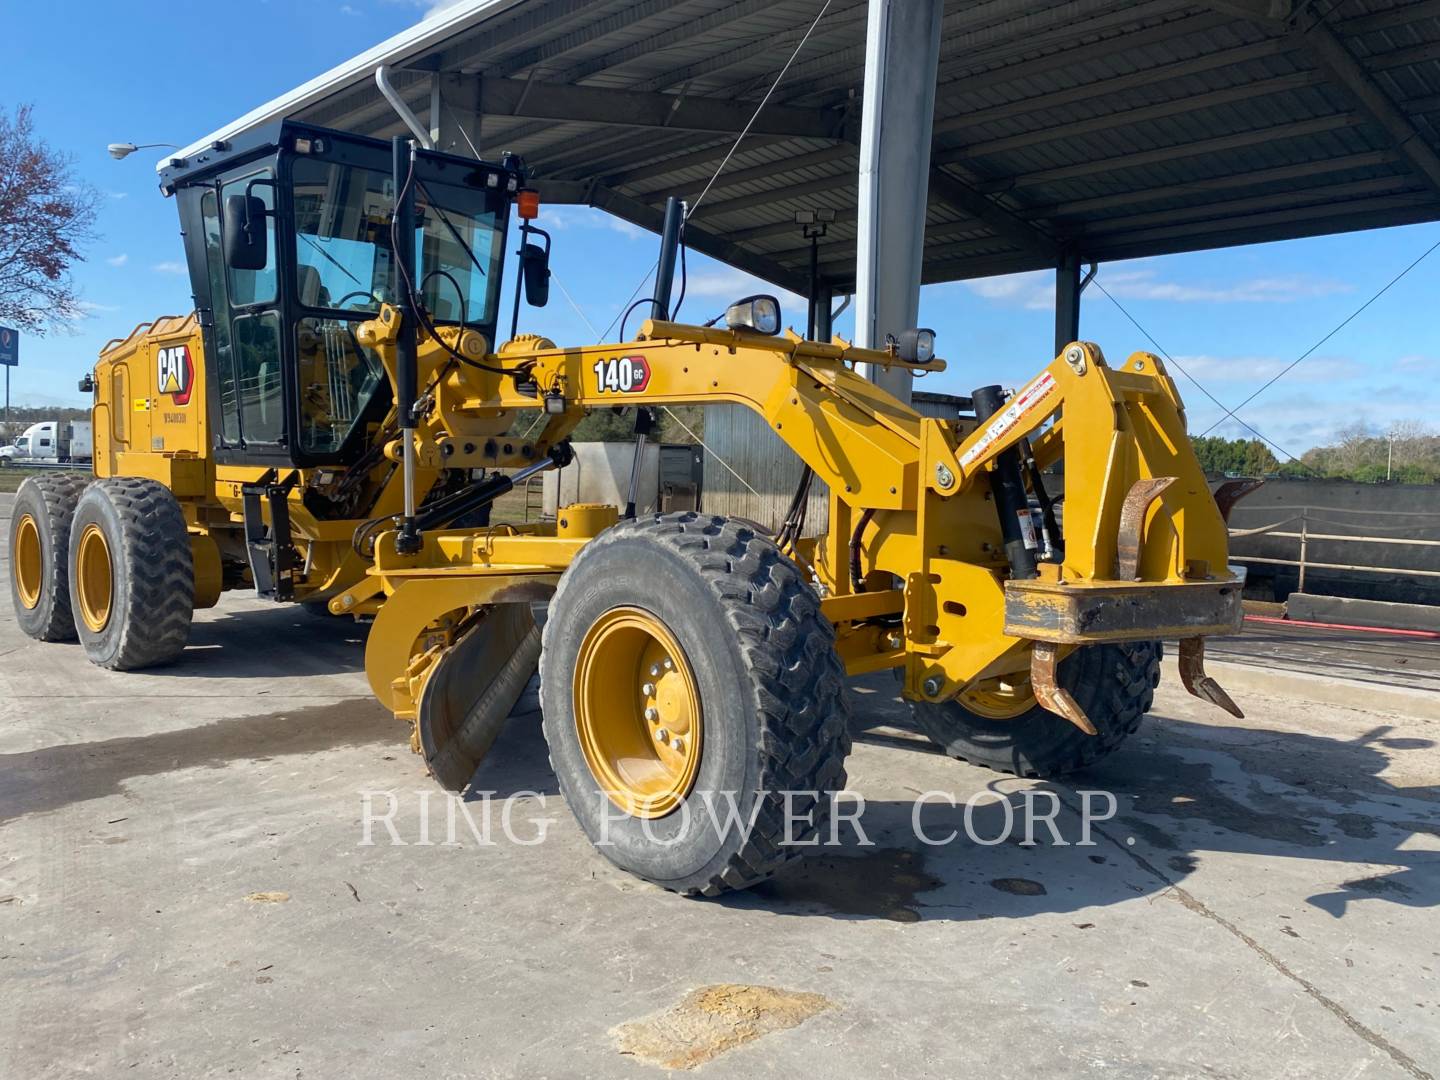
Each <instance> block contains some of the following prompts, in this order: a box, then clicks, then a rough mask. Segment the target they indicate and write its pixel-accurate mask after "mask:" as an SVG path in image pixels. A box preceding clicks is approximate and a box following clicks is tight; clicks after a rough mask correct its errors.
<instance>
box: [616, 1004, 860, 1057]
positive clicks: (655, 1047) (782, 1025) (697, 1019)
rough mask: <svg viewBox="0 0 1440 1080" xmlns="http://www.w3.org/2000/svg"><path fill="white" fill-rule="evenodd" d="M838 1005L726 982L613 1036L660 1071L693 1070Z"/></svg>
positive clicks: (623, 1027)
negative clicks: (660, 1069) (728, 1052)
mask: <svg viewBox="0 0 1440 1080" xmlns="http://www.w3.org/2000/svg"><path fill="white" fill-rule="evenodd" d="M833 1007H834V1003H833V1002H832V1001H831V1000H830V999H829V998H827V997H825V996H824V995H822V994H810V993H804V992H800V991H795V990H782V989H779V988H777V987H773V986H746V985H741V984H736V983H722V984H720V985H717V986H702V987H700V988H699V989H698V990H692V991H690V992H689V993H688V994H686V995H685V997H684V998H682V999H681V1000H680V1001H679V1002H678V1003H677V1004H675V1005H673V1006H671V1007H670V1008H669V1009H665V1010H663V1011H661V1012H658V1013H655V1014H653V1015H651V1016H648V1017H643V1018H641V1019H639V1020H635V1021H632V1022H631V1023H628V1024H621V1025H620V1026H619V1027H617V1028H615V1029H613V1030H612V1031H611V1032H610V1035H611V1037H612V1038H613V1039H614V1040H615V1048H616V1049H617V1050H618V1051H619V1052H620V1053H622V1054H625V1055H627V1056H631V1057H635V1058H638V1059H640V1060H641V1061H644V1062H647V1063H648V1064H651V1065H657V1066H659V1067H660V1068H662V1069H681V1070H689V1069H694V1068H697V1067H698V1066H700V1065H703V1064H705V1063H706V1062H707V1061H711V1060H713V1059H714V1058H717V1057H719V1056H720V1055H721V1054H724V1053H726V1052H727V1051H730V1050H733V1049H735V1048H736V1047H737V1046H743V1045H745V1044H746V1043H748V1042H752V1041H754V1040H755V1039H758V1038H760V1037H761V1036H762V1035H769V1034H771V1033H772V1032H776V1031H785V1030H787V1029H789V1028H793V1027H798V1026H799V1025H800V1024H803V1023H804V1022H805V1021H806V1020H808V1019H810V1018H811V1017H812V1016H815V1015H816V1014H817V1013H821V1012H824V1011H825V1010H826V1009H830V1008H833Z"/></svg>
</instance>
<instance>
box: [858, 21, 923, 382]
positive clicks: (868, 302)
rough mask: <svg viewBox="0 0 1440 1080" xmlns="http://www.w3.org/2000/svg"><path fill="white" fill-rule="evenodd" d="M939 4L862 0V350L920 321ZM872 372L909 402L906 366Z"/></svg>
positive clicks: (879, 343)
mask: <svg viewBox="0 0 1440 1080" xmlns="http://www.w3.org/2000/svg"><path fill="white" fill-rule="evenodd" d="M944 7H945V5H944V2H943V0H870V13H869V21H868V26H867V29H866V38H865V99H864V109H863V112H862V115H861V129H860V206H859V226H860V229H859V233H860V235H859V243H858V245H857V252H856V256H857V258H856V267H855V272H856V286H855V338H856V343H857V344H859V345H863V346H866V347H869V348H877V347H879V346H881V345H883V344H884V342H885V335H886V334H892V333H897V332H899V331H901V330H904V329H906V328H907V327H911V326H914V325H915V324H916V322H917V320H918V319H919V312H920V269H921V263H922V261H923V259H924V250H925V208H926V205H927V203H928V201H929V193H930V138H931V131H932V128H933V127H934V121H935V77H936V73H937V71H938V68H939V62H940V17H941V15H942V13H943V11H944ZM872 377H873V378H874V379H875V381H876V382H877V383H879V384H880V385H882V386H884V387H885V388H886V389H887V390H889V391H891V392H892V393H894V394H895V395H896V396H898V397H900V398H901V399H902V400H904V401H908V400H910V384H911V381H912V380H911V376H910V373H909V372H908V371H891V372H884V371H876V372H874V373H873V375H872Z"/></svg>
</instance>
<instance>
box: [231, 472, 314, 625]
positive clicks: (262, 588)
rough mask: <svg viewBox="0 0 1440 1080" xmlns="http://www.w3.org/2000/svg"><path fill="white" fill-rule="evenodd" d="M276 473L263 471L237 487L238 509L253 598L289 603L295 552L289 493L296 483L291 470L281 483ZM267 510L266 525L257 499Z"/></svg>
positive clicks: (292, 597) (297, 559) (292, 586)
mask: <svg viewBox="0 0 1440 1080" xmlns="http://www.w3.org/2000/svg"><path fill="white" fill-rule="evenodd" d="M277 475H278V474H277V473H276V472H275V470H274V469H266V470H265V472H264V473H263V474H262V475H261V477H260V479H259V480H257V481H256V482H255V483H253V484H244V485H242V486H241V488H240V495H241V509H242V512H243V516H244V520H245V552H246V555H247V556H248V558H249V561H250V577H251V579H252V580H253V581H254V582H255V595H256V596H258V597H260V598H261V599H262V600H281V601H284V600H293V599H294V598H295V582H296V579H297V577H298V576H299V575H297V574H296V572H295V567H296V564H297V563H298V562H299V553H298V552H297V551H296V550H295V545H294V544H293V543H292V542H291V539H290V535H291V534H290V504H289V502H288V500H289V497H290V492H291V491H292V490H293V489H294V487H295V485H296V484H297V483H298V482H299V480H300V473H299V472H298V471H292V472H291V473H290V475H289V476H288V477H287V478H286V479H285V481H284V482H283V483H276V478H277ZM262 496H263V497H264V498H265V501H266V502H267V503H268V504H269V507H270V525H269V527H268V528H267V527H266V525H265V517H264V514H263V513H262V512H261V509H260V499H261V497H262Z"/></svg>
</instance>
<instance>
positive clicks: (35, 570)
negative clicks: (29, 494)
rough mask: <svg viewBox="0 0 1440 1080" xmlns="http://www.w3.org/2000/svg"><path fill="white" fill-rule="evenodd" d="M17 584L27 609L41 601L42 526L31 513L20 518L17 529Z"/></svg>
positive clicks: (42, 576)
mask: <svg viewBox="0 0 1440 1080" xmlns="http://www.w3.org/2000/svg"><path fill="white" fill-rule="evenodd" d="M14 558H15V585H16V587H17V591H18V592H19V593H20V603H21V604H22V605H23V606H24V607H25V608H26V610H31V609H33V608H34V607H35V606H36V605H37V604H39V603H40V590H41V588H42V587H43V586H44V582H45V556H44V551H43V549H42V548H41V546H40V526H38V525H36V524H35V519H34V518H33V517H31V516H30V515H29V514H24V515H22V516H21V518H20V525H19V526H18V527H17V528H16V530H15V556H14Z"/></svg>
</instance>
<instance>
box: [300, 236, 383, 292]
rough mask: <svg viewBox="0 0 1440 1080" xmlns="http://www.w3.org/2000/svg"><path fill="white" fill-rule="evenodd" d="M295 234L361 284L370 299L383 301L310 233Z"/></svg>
mask: <svg viewBox="0 0 1440 1080" xmlns="http://www.w3.org/2000/svg"><path fill="white" fill-rule="evenodd" d="M295 235H296V236H298V237H300V239H301V240H304V241H305V242H306V243H307V244H309V245H310V246H311V247H312V248H314V249H315V250H316V251H318V252H319V253H320V254H321V255H322V256H324V258H325V259H326V260H328V261H329V262H330V264H331V265H333V266H334V267H335V268H336V269H338V270H339V271H340V272H341V273H342V274H344V275H345V276H346V277H348V278H349V279H350V280H351V281H353V282H354V283H355V284H356V285H359V286H360V288H361V289H364V290H365V294H366V295H367V296H369V297H370V299H372V300H374V301H376V302H377V303H378V302H382V301H381V300H380V297H378V296H376V295H375V290H374V289H366V288H365V283H364V282H363V281H361V280H360V279H359V278H358V277H356V276H355V275H354V274H352V273H351V272H350V271H349V270H347V269H345V264H344V263H342V262H340V260H338V259H337V258H335V256H334V255H331V254H330V253H329V252H328V251H326V250H325V249H324V248H323V247H321V246H320V244H319V243H318V242H317V241H315V240H314V239H312V238H311V237H310V235H309V234H308V233H303V232H297V233H296V234H295ZM352 295H353V294H352Z"/></svg>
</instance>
